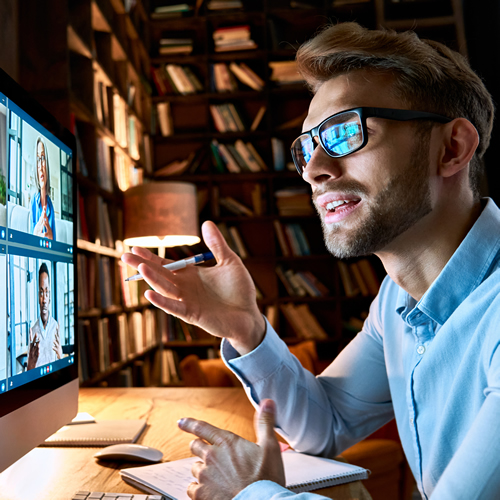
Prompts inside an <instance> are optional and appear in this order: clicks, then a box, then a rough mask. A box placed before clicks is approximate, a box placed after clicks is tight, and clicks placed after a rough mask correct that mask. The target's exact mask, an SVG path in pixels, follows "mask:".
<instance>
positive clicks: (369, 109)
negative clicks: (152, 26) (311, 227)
mask: <svg viewBox="0 0 500 500" xmlns="http://www.w3.org/2000/svg"><path fill="white" fill-rule="evenodd" d="M297 63H298V68H299V71H300V72H301V74H302V75H303V76H304V78H305V80H306V82H307V83H308V85H309V87H310V88H311V90H312V91H313V94H314V95H313V98H312V100H311V103H310V106H309V111H308V114H307V117H306V119H305V121H304V124H303V129H302V130H303V132H302V133H301V134H300V135H299V137H298V138H297V139H296V140H295V141H294V142H293V143H292V151H291V153H292V158H293V160H294V163H295V166H296V167H297V170H298V172H299V174H300V175H301V177H302V178H303V180H304V181H305V182H307V183H308V184H309V185H310V186H311V189H312V200H313V203H314V205H315V207H316V209H317V212H318V215H319V217H320V219H321V223H322V227H323V236H324V240H325V244H326V247H327V248H328V250H329V251H330V253H332V254H333V255H334V256H336V257H338V258H356V257H359V256H362V255H369V254H375V255H376V256H377V257H379V258H380V260H381V261H382V263H383V265H384V267H385V269H386V271H387V277H386V278H385V279H384V281H383V283H382V285H381V288H380V291H379V293H378V295H377V297H376V298H375V300H374V301H373V303H372V305H371V307H370V312H369V315H368V317H367V318H366V320H365V322H364V324H363V328H362V330H361V332H359V334H358V335H356V336H355V338H354V339H353V340H352V341H351V342H350V343H349V345H347V346H346V347H345V348H344V349H343V350H342V352H341V353H340V354H339V355H338V356H337V357H336V359H335V360H334V361H333V362H332V363H331V365H330V366H329V367H328V368H326V370H325V371H324V372H323V373H321V374H320V375H318V376H317V377H314V376H313V375H312V374H311V373H310V372H308V371H307V370H305V369H303V368H302V366H301V365H300V363H299V362H298V360H297V359H296V358H295V357H294V356H292V355H291V354H290V351H289V350H288V348H287V346H286V344H285V343H284V342H283V341H282V340H281V339H280V338H279V336H278V334H277V333H276V332H275V331H274V330H273V329H272V328H271V326H270V325H269V323H268V322H267V321H266V320H265V318H264V317H263V316H262V314H261V313H260V310H259V308H258V306H257V303H256V300H255V288H254V286H253V282H252V278H251V276H250V275H249V273H248V272H247V270H246V268H245V267H244V265H243V263H242V261H241V259H239V258H238V256H237V255H235V254H234V252H232V251H231V250H230V249H229V247H228V246H227V244H226V243H225V241H224V238H223V237H222V236H221V234H220V232H219V231H218V230H217V227H216V225H215V224H214V223H213V222H205V223H204V225H203V226H202V232H203V237H204V241H205V243H206V244H207V246H208V247H209V249H210V250H211V251H212V253H213V254H214V256H215V258H216V260H217V265H216V266H214V267H203V268H197V267H191V268H189V269H185V270H183V271H179V272H175V273H172V272H169V271H168V270H166V269H163V268H161V264H164V263H167V262H168V261H165V260H162V259H160V258H159V257H158V256H154V255H153V254H152V253H151V252H148V251H146V250H143V249H135V248H134V249H133V250H132V253H131V254H127V255H125V256H124V257H123V260H124V261H125V262H126V263H127V264H130V265H132V266H133V267H136V268H138V270H139V272H140V273H141V274H142V276H144V278H145V279H146V281H147V282H148V284H149V285H150V286H151V288H152V289H151V290H148V291H147V292H146V293H145V296H146V297H147V298H148V300H150V301H151V302H152V303H153V304H154V305H156V306H158V307H160V308H162V309H163V310H165V311H167V312H168V313H171V314H174V315H175V316H178V317H180V318H181V319H183V320H185V321H187V322H190V323H193V324H196V325H197V326H199V327H201V328H203V329H204V330H206V331H208V332H210V333H211V334H213V335H214V336H217V337H223V340H222V344H221V355H222V357H223V359H224V361H225V362H226V364H227V365H228V366H229V367H230V368H231V369H232V370H233V371H234V372H235V374H236V375H237V376H238V377H239V379H240V380H241V382H242V384H243V386H244V387H245V390H246V392H247V394H248V396H249V397H250V400H251V402H252V403H253V404H254V406H255V407H256V408H257V409H258V412H259V413H258V415H259V418H258V425H257V436H258V442H257V444H256V443H250V442H248V441H246V440H244V439H242V438H239V437H237V436H235V435H234V434H231V433H229V432H226V431H224V430H222V429H217V428H215V427H213V426H211V425H210V424H209V423H207V422H203V421H200V420H195V419H192V418H189V415H186V418H184V419H181V421H180V422H179V426H180V428H181V429H182V430H184V431H186V432H189V433H192V434H194V436H196V438H197V439H195V440H194V441H193V442H192V443H191V450H192V452H193V453H194V454H195V455H196V456H198V457H199V458H200V461H199V462H198V463H197V464H195V466H194V467H193V475H194V481H193V483H191V485H190V486H189V489H188V494H189V496H190V497H191V498H195V499H196V500H213V499H217V500H229V499H234V500H254V499H259V500H284V499H288V498H289V499H290V500H295V499H297V500H319V499H320V498H323V497H320V496H319V495H316V494H314V493H300V494H295V493H292V492H290V491H288V490H287V489H286V488H285V487H284V485H285V478H284V475H283V466H282V461H281V459H280V450H279V446H278V443H277V440H276V438H275V436H274V426H275V427H276V430H277V431H278V432H279V433H280V434H281V435H282V436H283V437H284V438H285V439H286V440H287V441H288V442H289V443H290V445H291V446H292V447H293V448H294V449H296V450H297V451H300V452H304V453H309V454H314V455H320V456H326V457H335V456H336V455H338V454H339V453H341V452H342V451H343V450H345V449H346V448H348V447H350V446H351V445H353V444H355V443H356V442H358V441H360V440H362V439H364V438H365V437H367V436H368V435H370V434H371V433H372V432H374V431H375V430H376V429H378V428H380V427H381V426H383V425H384V424H386V423H387V422H389V421H390V420H392V419H393V418H395V419H396V423H397V426H398V432H399V436H400V438H401V443H402V445H403V449H404V452H405V456H406V458H407V460H408V463H409V465H410V467H411V470H412V472H413V475H414V477H415V480H416V483H417V486H418V489H419V491H420V494H421V495H422V498H423V499H425V500H472V499H481V500H496V499H498V498H500V452H499V450H500V418H499V416H500V209H499V208H498V207H497V205H496V204H495V203H494V201H493V200H492V199H488V198H482V197H481V192H480V189H479V186H480V183H481V177H482V174H483V172H482V161H481V159H482V156H483V154H484V152H485V150H486V149H487V147H488V144H489V141H490V136H491V130H492V125H493V117H494V105H493V101H492V98H491V96H490V94H489V92H488V91H487V89H486V88H485V86H484V84H483V82H482V81H481V79H480V78H479V77H478V76H477V75H476V74H475V73H474V72H473V70H472V69H471V68H470V66H469V64H468V62H467V61H466V60H465V58H463V57H462V56H461V55H460V54H458V53H457V52H454V51H452V50H450V49H448V48H447V47H445V46H443V45H442V44H439V43H437V42H433V41H426V40H421V39H419V38H418V37H417V36H416V35H415V34H414V33H412V32H403V33H396V32H394V31H377V30H367V29H365V28H362V27H361V26H359V25H358V24H355V23H340V24H338V25H334V26H330V27H328V28H326V29H325V30H323V31H321V32H320V33H319V34H318V35H317V36H316V37H315V38H313V39H312V40H311V41H309V42H306V44H305V45H303V46H302V47H301V48H300V49H299V51H298V53H297ZM325 272H327V270H326V269H325ZM329 272H334V270H333V269H332V270H329ZM272 401H274V403H273V402H272Z"/></svg>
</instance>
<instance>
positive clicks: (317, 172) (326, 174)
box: [302, 145, 342, 186]
mask: <svg viewBox="0 0 500 500" xmlns="http://www.w3.org/2000/svg"><path fill="white" fill-rule="evenodd" d="M341 176H342V169H341V167H340V164H339V160H338V159H336V158H332V157H331V156H329V155H328V154H327V153H326V151H325V150H324V149H323V147H322V146H321V145H317V146H316V149H315V150H314V152H313V154H312V156H311V159H310V160H309V163H308V164H307V166H306V168H305V169H304V173H303V174H302V178H303V179H304V180H305V181H306V182H308V183H309V184H311V186H317V185H320V184H322V183H324V182H327V181H330V180H332V179H338V178H339V177H341Z"/></svg>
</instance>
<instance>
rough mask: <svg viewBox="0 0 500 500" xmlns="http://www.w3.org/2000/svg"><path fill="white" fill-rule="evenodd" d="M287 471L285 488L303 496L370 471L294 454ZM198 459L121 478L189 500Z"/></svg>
mask: <svg viewBox="0 0 500 500" xmlns="http://www.w3.org/2000/svg"><path fill="white" fill-rule="evenodd" d="M281 456H282V458H283V464H284V468H285V478H286V487H287V488H288V489H289V490H291V491H293V492H295V493H302V492H305V491H313V490H316V489H319V488H326V487H329V486H335V485H338V484H343V483H349V482H352V481H359V480H362V479H367V478H368V475H369V473H370V471H369V470H368V469H364V468H363V467H358V466H357V465H352V464H348V463H344V462H339V461H337V460H332V459H330V458H323V457H315V456H313V455H306V454H304V453H299V452H297V451H294V450H290V449H288V450H286V451H284V452H282V454H281ZM199 460H200V459H199V457H196V456H195V457H189V458H184V459H182V460H174V461H173V462H165V463H161V464H155V465H146V466H143V467H134V468H131V469H122V470H121V471H120V476H121V477H122V479H123V480H124V481H125V482H126V483H130V484H132V485H133V486H136V487H138V488H140V489H142V490H144V491H147V492H154V493H159V494H161V495H165V496H167V497H168V498H172V499H173V500H190V499H189V497H188V494H187V488H188V486H189V483H191V482H193V476H192V474H191V468H192V467H193V464H194V463H195V462H197V461H199Z"/></svg>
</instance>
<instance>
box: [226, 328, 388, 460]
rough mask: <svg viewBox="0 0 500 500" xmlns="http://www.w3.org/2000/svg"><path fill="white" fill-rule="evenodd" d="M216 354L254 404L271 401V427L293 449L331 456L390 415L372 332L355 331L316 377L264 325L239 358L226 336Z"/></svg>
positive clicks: (382, 368) (377, 341) (384, 375)
mask: <svg viewBox="0 0 500 500" xmlns="http://www.w3.org/2000/svg"><path fill="white" fill-rule="evenodd" d="M221 352H222V356H223V359H224V361H225V362H226V364H227V365H228V366H229V368H230V369H232V370H233V371H234V373H235V374H236V375H237V376H238V378H239V379H240V380H241V382H242V384H243V386H244V387H245V390H246V391H247V394H248V396H249V398H250V400H251V402H252V404H254V406H256V407H257V406H258V404H259V402H260V401H261V400H262V399H265V398H270V399H273V400H274V401H275V403H276V406H277V418H276V423H277V429H276V430H277V431H278V432H279V433H280V434H281V435H282V436H283V437H284V438H285V439H286V440H287V441H288V443H290V445H291V446H292V447H293V448H294V449H295V450H297V451H301V452H304V453H310V454H314V455H322V456H327V457H333V456H336V455H338V454H339V453H341V452H342V451H343V450H345V449H346V448H348V447H349V446H352V445H353V444H355V443H356V442H358V441H360V440H361V439H363V438H365V437H366V436H368V435H369V434H371V433H372V432H374V431H375V430H376V429H378V428H379V427H381V426H382V425H384V424H385V423H386V422H388V421H389V420H391V419H392V418H393V417H394V413H393V408H392V401H391V398H390V391H389V385H388V381H387V372H386V369H385V362H384V355H383V346H382V343H381V341H380V339H379V338H378V337H377V336H374V335H370V334H368V333H366V332H361V333H360V334H358V335H357V336H356V337H355V339H354V340H353V341H352V342H351V343H350V344H349V345H348V346H347V347H346V348H345V349H344V350H343V351H342V352H341V353H340V355H339V356H337V358H336V359H335V361H334V362H333V363H332V364H331V365H330V366H329V367H328V368H327V369H326V370H325V371H324V372H323V373H322V374H321V375H319V376H318V377H314V375H312V374H311V373H310V372H309V371H308V370H305V369H304V368H302V366H301V364H300V363H299V361H298V360H297V358H296V357H295V356H293V355H292V354H291V353H290V351H289V350H288V347H287V346H286V344H285V343H284V342H283V341H282V340H281V339H280V338H279V337H278V335H277V334H276V332H275V331H274V330H273V329H272V327H271V326H270V325H269V323H267V327H266V334H265V337H264V340H263V341H262V342H261V344H260V345H259V346H258V347H257V348H256V349H254V350H253V351H252V352H250V353H248V354H246V355H244V356H239V355H238V353H236V351H235V350H234V349H233V348H232V347H231V345H230V343H229V342H228V341H226V340H224V341H223V344H222V350H221Z"/></svg>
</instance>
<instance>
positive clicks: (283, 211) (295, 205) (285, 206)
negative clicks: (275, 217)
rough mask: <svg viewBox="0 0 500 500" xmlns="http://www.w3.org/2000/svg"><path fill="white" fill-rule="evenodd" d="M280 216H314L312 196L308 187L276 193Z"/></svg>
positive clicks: (281, 190) (292, 188)
mask: <svg viewBox="0 0 500 500" xmlns="http://www.w3.org/2000/svg"><path fill="white" fill-rule="evenodd" d="M274 196H275V197H276V207H277V209H278V213H279V215H283V216H286V215H313V214H314V208H313V206H312V203H311V194H310V192H309V189H308V187H307V186H304V187H289V188H284V189H279V190H278V191H276V192H275V193H274Z"/></svg>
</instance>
